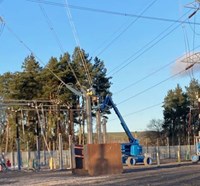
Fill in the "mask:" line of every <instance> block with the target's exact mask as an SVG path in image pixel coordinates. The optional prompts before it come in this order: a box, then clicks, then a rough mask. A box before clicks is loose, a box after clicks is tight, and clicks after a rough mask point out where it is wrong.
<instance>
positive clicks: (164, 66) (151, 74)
mask: <svg viewBox="0 0 200 186" xmlns="http://www.w3.org/2000/svg"><path fill="white" fill-rule="evenodd" d="M198 48H200V45H198V46H197V47H195V48H194V49H193V51H194V50H196V49H198ZM189 53H191V51H190V52H189ZM181 58H182V56H180V57H179V58H178V59H176V60H173V61H171V62H169V63H167V64H165V65H163V66H161V67H160V68H158V69H156V70H155V71H153V72H151V73H149V74H148V75H146V76H144V77H142V78H141V79H139V80H137V81H135V82H133V83H131V84H130V85H128V86H126V87H124V88H122V89H120V90H119V91H117V92H114V93H113V94H114V95H116V94H119V93H121V92H123V91H125V90H127V89H128V88H131V87H132V86H134V85H137V84H138V83H140V82H142V81H144V80H145V79H148V78H149V77H151V76H153V75H155V74H156V73H158V72H160V71H161V70H163V69H165V68H167V67H168V66H170V65H172V64H173V63H174V62H176V61H177V60H180V59H181ZM192 64H193V66H194V62H193V63H192ZM189 68H190V66H188V67H186V69H185V70H187V69H189Z"/></svg>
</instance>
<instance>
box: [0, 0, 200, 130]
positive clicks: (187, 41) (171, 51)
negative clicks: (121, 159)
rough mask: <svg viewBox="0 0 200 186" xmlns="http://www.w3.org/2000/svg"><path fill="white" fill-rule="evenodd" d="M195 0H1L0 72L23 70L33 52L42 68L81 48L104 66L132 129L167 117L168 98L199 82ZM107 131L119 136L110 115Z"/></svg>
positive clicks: (198, 24) (199, 17)
mask: <svg viewBox="0 0 200 186" xmlns="http://www.w3.org/2000/svg"><path fill="white" fill-rule="evenodd" d="M196 6H198V4H197V2H194V1H192V0H168V1H164V0H142V1H141V0H134V1H133V0H73V1H72V0H68V1H67V0H18V1H13V0H0V18H1V19H0V74H4V73H5V72H16V71H21V65H22V63H23V61H24V59H25V58H26V57H27V56H28V55H30V53H31V52H32V53H33V54H34V55H35V56H36V58H37V60H38V61H39V63H40V65H41V66H45V65H46V64H47V63H48V61H49V59H50V57H51V56H54V57H58V58H59V56H60V55H61V54H63V52H69V53H70V54H72V52H73V50H74V48H75V47H76V46H80V47H81V48H83V49H84V50H85V51H86V52H87V53H88V54H89V55H90V57H93V58H94V57H95V56H97V57H99V58H100V59H101V60H103V61H104V63H105V66H106V68H107V75H108V76H111V77H112V79H111V82H112V86H111V92H112V93H113V96H112V99H113V101H114V103H115V104H116V106H117V107H118V109H119V111H120V112H121V114H122V116H123V118H124V120H125V121H126V124H127V125H128V127H129V129H130V130H131V131H143V130H146V129H147V125H148V124H149V123H150V121H151V120H152V119H163V108H162V103H163V101H164V98H165V96H166V95H167V92H168V91H169V90H171V89H175V87H176V86H177V84H179V85H180V86H181V87H182V88H183V90H185V86H188V85H189V83H190V81H191V79H192V78H196V79H199V77H200V75H199V64H198V63H196V64H195V65H194V67H193V68H192V69H190V70H189V71H187V73H184V74H181V75H177V74H178V73H179V72H180V71H182V70H184V68H185V67H186V66H187V65H188V63H187V60H186V62H183V61H182V60H180V59H179V58H181V57H182V58H181V59H183V56H184V57H188V55H189V54H192V53H194V52H198V51H199V49H200V46H199V44H198V43H199V41H200V12H197V13H196V14H195V15H194V16H193V17H192V18H190V19H188V17H189V16H190V15H191V14H192V13H193V12H194V11H195V7H196ZM107 130H108V131H109V132H121V131H123V128H122V127H121V125H120V121H119V119H118V118H117V116H116V115H115V113H114V112H113V111H112V114H111V115H109V119H108V121H107Z"/></svg>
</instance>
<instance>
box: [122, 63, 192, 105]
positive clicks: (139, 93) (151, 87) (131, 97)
mask: <svg viewBox="0 0 200 186" xmlns="http://www.w3.org/2000/svg"><path fill="white" fill-rule="evenodd" d="M193 66H194V65H190V66H189V67H186V69H184V70H181V71H179V72H178V73H176V74H174V75H172V76H170V77H168V78H166V79H164V80H162V81H160V82H158V83H156V84H155V85H153V86H150V87H148V88H146V89H144V90H142V91H140V92H138V93H137V94H135V95H133V96H130V97H129V98H126V99H124V100H123V101H121V102H119V103H118V105H119V104H122V103H125V102H127V101H129V100H130V99H133V98H135V97H137V96H139V95H141V94H143V93H145V92H147V91H149V90H151V89H153V88H155V87H157V86H158V85H160V84H162V83H164V82H166V81H168V80H170V79H172V78H174V77H176V76H178V75H180V74H182V73H183V72H185V71H187V70H189V69H190V68H192V67H193Z"/></svg>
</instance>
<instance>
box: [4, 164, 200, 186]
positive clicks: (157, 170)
mask: <svg viewBox="0 0 200 186" xmlns="http://www.w3.org/2000/svg"><path fill="white" fill-rule="evenodd" d="M0 185H20V186H22V185H26V186H28V185H35V186H39V185H45V186H46V185H95V186H96V185H97V186H100V185H113V186H114V185H130V186H132V185H133V186H134V185H135V186H136V185H137V186H154V185H155V186H157V185H162V186H173V185H175V186H179V185H180V186H188V185H192V186H200V164H191V163H182V164H180V165H178V164H175V163H174V164H165V165H161V166H160V167H157V166H151V167H144V166H136V167H134V168H132V169H128V168H125V169H124V173H122V174H118V175H105V176H98V177H91V176H78V175H73V174H72V173H71V171H69V170H66V171H40V172H30V171H28V172H27V171H20V172H18V171H8V172H5V173H3V172H0Z"/></svg>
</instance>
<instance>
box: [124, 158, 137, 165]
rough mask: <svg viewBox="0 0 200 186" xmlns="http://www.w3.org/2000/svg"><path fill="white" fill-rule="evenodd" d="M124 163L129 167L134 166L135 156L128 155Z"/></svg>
mask: <svg viewBox="0 0 200 186" xmlns="http://www.w3.org/2000/svg"><path fill="white" fill-rule="evenodd" d="M126 164H127V165H128V166H129V167H133V166H135V164H136V160H135V158H134V157H128V158H127V160H126Z"/></svg>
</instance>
